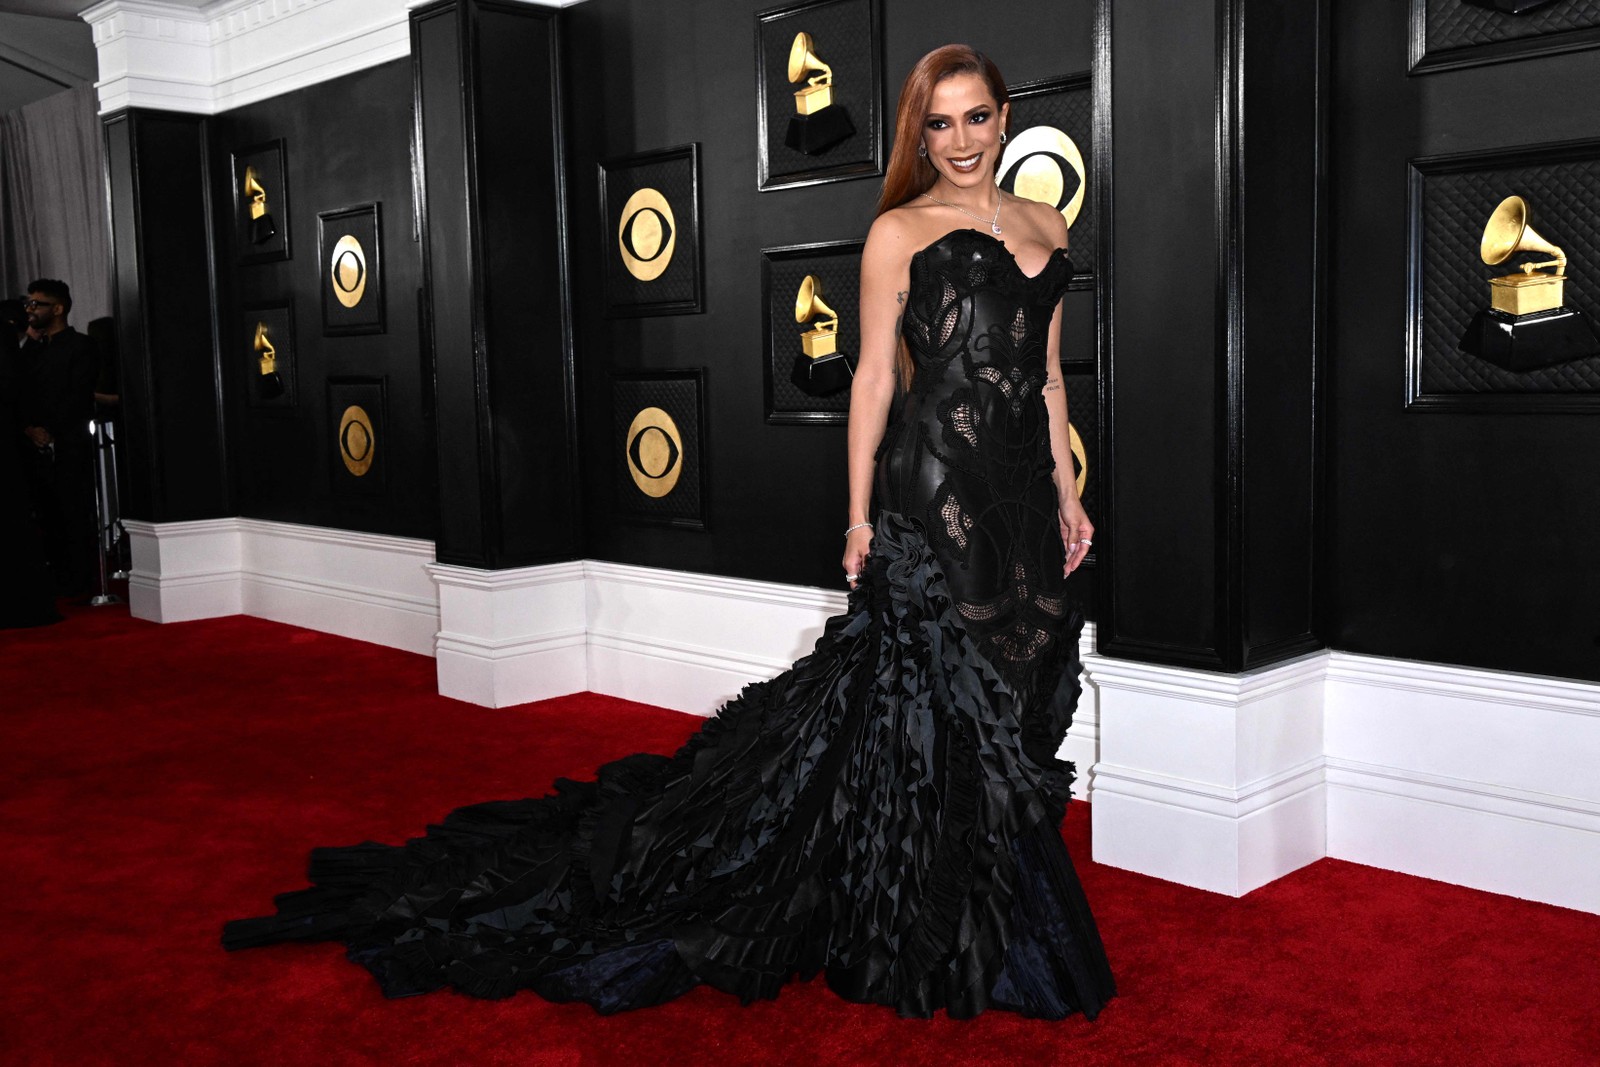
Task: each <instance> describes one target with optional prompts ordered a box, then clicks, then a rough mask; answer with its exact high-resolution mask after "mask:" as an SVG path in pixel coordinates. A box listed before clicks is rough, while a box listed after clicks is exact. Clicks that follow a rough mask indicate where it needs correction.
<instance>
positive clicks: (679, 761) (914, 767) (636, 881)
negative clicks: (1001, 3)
mask: <svg viewBox="0 0 1600 1067" xmlns="http://www.w3.org/2000/svg"><path fill="white" fill-rule="evenodd" d="M1008 107H1009V105H1008V103H1007V95H1006V91H1005V85H1004V82H1003V81H1002V80H1001V78H1000V74H999V71H997V70H996V69H995V67H994V65H993V64H992V63H991V62H989V61H988V60H987V59H986V58H984V57H983V56H981V55H980V54H978V53H975V52H973V51H972V50H970V49H968V48H965V47H963V46H947V47H945V48H941V49H938V50H936V51H934V52H932V53H929V55H927V56H925V57H923V59H922V60H921V61H919V62H918V64H917V66H916V67H915V68H914V69H913V70H912V72H911V74H910V76H909V77H908V78H907V80H906V86H905V90H904V91H903V93H902V96H901V101H900V108H899V115H898V119H897V131H896V139H895V145H894V149H893V152H892V153H891V157H890V164H889V172H888V176H887V177H886V179H885V183H884V198H883V202H882V203H881V205H880V214H879V217H878V219H877V221H876V222H875V223H874V225H873V227H872V231H871V234H870V236H869V237H868V240H867V244H866V249H865V251H864V253H863V259H862V276H861V293H862V297H861V321H862V351H861V355H860V365H859V368H858V371H857V375H856V379H855V384H854V386H853V394H852V398H851V409H850V428H849V449H850V498H851V504H850V506H851V513H850V526H851V529H850V530H849V531H848V532H847V534H846V551H845V557H844V565H845V569H846V572H847V577H848V579H849V581H850V584H851V586H852V590H853V591H852V593H851V596H850V603H849V608H848V610H847V612H846V613H845V614H844V615H841V616H839V617H837V618H835V619H832V620H831V621H830V622H829V623H828V626H827V629H826V631H825V632H824V634H823V636H822V637H821V638H820V639H819V640H818V642H817V644H816V647H815V649H814V650H813V651H812V653H811V654H810V655H808V656H807V657H805V658H804V659H802V660H800V661H799V662H798V663H796V664H795V665H794V666H793V667H792V668H791V669H790V670H788V671H786V672H785V673H783V674H782V675H780V676H778V677H777V678H775V679H773V680H772V681H770V682H762V683H757V684H754V685H751V686H749V687H747V688H746V689H745V690H744V692H743V693H742V694H740V696H739V697H738V698H737V699H735V700H733V701H732V702H730V703H729V704H728V705H727V706H726V707H724V708H723V709H722V711H721V712H720V713H719V714H718V715H717V716H716V717H715V718H713V719H711V720H709V721H708V722H707V723H706V725H705V727H704V728H703V729H702V730H701V731H700V732H699V733H698V734H696V735H695V736H694V737H693V738H691V739H690V740H689V742H688V743H687V744H685V745H684V746H683V748H682V749H680V750H679V751H678V752H677V753H676V754H675V755H673V756H671V757H667V756H657V755H650V754H640V755H635V756H629V757H627V758H625V759H622V760H618V761H616V762H614V763H609V764H607V765H605V766H603V767H601V768H600V770H599V772H598V775H597V780H596V781H593V782H573V781H568V780H565V779H563V780H561V781H558V782H557V783H556V792H555V793H554V794H553V795H551V796H548V797H543V798H540V799H529V800H516V801H501V802H493V803H487V804H478V805H475V806H473V807H468V808H461V809H459V810H457V811H455V812H452V813H451V814H450V815H449V816H448V817H447V818H446V819H445V821H444V823H443V824H442V825H440V826H434V827H430V828H429V829H428V832H427V836H425V837H422V838H417V839H414V840H412V841H410V842H408V843H407V844H406V845H404V846H400V847H393V846H387V845H378V844H373V843H367V844H362V845H356V846H353V847H348V848H332V849H318V850H316V851H314V852H313V853H312V857H311V864H310V879H311V881H312V882H313V887H312V888H310V889H305V890H300V891H298V892H292V893H286V894H283V895H282V896H280V897H278V899H277V905H278V913H277V914H276V915H273V916H267V917H265V918H259V919H244V920H239V921H236V922H232V923H229V924H228V926H227V928H226V930H225V931H224V935H223V941H224V944H226V945H227V946H228V947H229V948H242V947H245V946H249V945H257V944H265V943H269V942H274V941H283V940H339V941H343V942H344V943H345V944H346V945H347V946H348V949H349V956H350V958H351V959H352V960H354V961H356V962H358V963H360V964H362V965H364V966H366V967H367V968H368V969H370V970H371V971H372V973H373V975H374V976H376V978H377V979H378V981H379V983H380V984H381V986H382V988H383V991H384V992H385V993H386V994H388V995H390V996H405V995H409V994H415V993H424V992H429V991H431V990H434V989H437V988H440V987H442V986H447V985H448V986H451V987H454V988H455V989H457V990H459V991H462V992H465V993H469V994H472V995H474V996H480V997H504V996H509V995H511V994H512V993H514V992H516V991H517V990H519V989H523V988H528V989H533V990H535V991H537V992H538V993H539V994H541V995H542V996H545V997H548V998H550V999H553V1000H583V1001H586V1002H588V1003H590V1004H592V1005H593V1006H594V1007H595V1008H596V1009H598V1010H599V1011H601V1012H607V1013H609V1012H615V1011H622V1010H626V1009H630V1008H637V1007H643V1006H645V1005H650V1004H658V1003H661V1002H662V1001H665V1000H668V999H671V998H672V997H675V996H678V995H680V994H682V993H684V992H686V991H687V990H689V989H690V988H692V987H694V986H695V985H698V984H701V983H705V984H707V985H711V986H714V987H716V988H718V989H722V990H726V991H727V992H730V993H733V994H736V995H737V996H739V997H740V998H741V999H742V1000H744V1001H745V1002H749V1001H751V1000H754V999H756V998H762V997H773V996H776V995H777V993H778V991H779V987H780V986H782V985H783V983H784V982H786V981H789V980H791V979H793V978H795V977H800V978H807V977H810V976H812V975H815V974H816V973H818V972H819V971H820V972H824V973H825V974H826V977H827V981H828V984H829V986H830V987H831V988H833V989H834V990H835V991H837V992H838V993H839V994H840V995H842V996H844V997H847V998H849V999H851V1000H855V1001H862V1002H869V1003H878V1004H886V1005H890V1006H892V1007H894V1008H895V1009H896V1010H897V1011H898V1012H900V1013H901V1014H902V1015H908V1016H928V1015H930V1014H932V1013H933V1012H934V1011H936V1010H937V1009H940V1008H943V1009H945V1010H946V1011H948V1012H949V1013H950V1014H951V1015H953V1016H961V1017H965V1016H971V1015H975V1014H977V1013H978V1012H980V1011H983V1010H984V1009H986V1008H1002V1009H1006V1010H1011V1011H1016V1012H1020V1013H1022V1014H1025V1015H1029V1016H1035V1017H1041V1018H1061V1017H1063V1016H1066V1015H1069V1014H1071V1013H1073V1012H1078V1011H1081V1012H1083V1013H1084V1014H1085V1015H1087V1016H1089V1017H1091V1018H1092V1017H1093V1016H1094V1015H1095V1014H1097V1013H1098V1012H1099V1010H1100V1008H1101V1007H1102V1006H1103V1005H1104V1003H1105V1002H1106V1000H1107V999H1109V998H1110V997H1111V996H1112V995H1114V988H1113V985H1112V979H1111V973H1110V969H1109V967H1108V965H1107V963H1106V958H1105V953H1104V951H1103V949H1102V948H1101V944H1100V939H1099V935H1098V933H1097V932H1096V930H1095V926H1094V920H1093V918H1092V917H1091V916H1090V914H1089V909H1088V905H1087V903H1086V902H1085V900H1084V898H1083V893H1082V890H1081V888H1080V887H1079V884H1078V880H1077V877H1076V875H1075V874H1074V872H1073V869H1072V864H1071V861H1070V860H1069V858H1068V856H1067V853H1066V848H1065V846H1064V844H1063V843H1062V840H1061V836H1060V824H1061V818H1062V813H1063V809H1064V806H1065V804H1066V802H1067V796H1068V790H1069V786H1070V784H1071V780H1072V773H1073V771H1072V767H1071V765H1070V764H1067V763H1064V762H1062V761H1059V760H1057V759H1056V757H1055V753H1056V750H1057V748H1058V747H1059V746H1060V744H1061V740H1062V738H1063V736H1064V734H1065V731H1066V729H1067V726H1068V724H1069V722H1070V720H1071V716H1072V712H1073V709H1074V707H1075V706H1076V703H1077V697H1078V693H1079V684H1078V680H1077V675H1078V672H1079V668H1080V664H1079V662H1078V658H1077V636H1078V632H1079V630H1080V629H1081V626H1082V622H1081V619H1080V618H1079V617H1078V616H1077V615H1076V613H1074V612H1071V611H1070V610H1069V608H1068V605H1067V603H1066V600H1065V598H1064V595H1063V583H1064V577H1065V575H1066V574H1067V573H1070V571H1071V570H1072V569H1073V568H1074V567H1076V566H1077V565H1078V564H1079V563H1080V562H1082V559H1083V556H1084V555H1085V554H1086V553H1087V546H1088V544H1089V538H1090V536H1091V534H1092V527H1091V526H1090V524H1089V521H1088V519H1087V518H1086V517H1085V516H1084V513H1083V509H1082V507H1081V506H1080V505H1079V503H1078V498H1077V492H1076V486H1075V482H1074V478H1073V474H1072V461H1071V457H1070V454H1069V452H1068V448H1067V411H1066V400H1065V394H1064V392H1063V390H1062V388H1061V370H1060V360H1059V354H1058V348H1057V346H1058V327H1059V315H1060V310H1059V305H1060V300H1061V295H1062V293H1063V292H1064V291H1065V289H1066V284H1067V280H1068V278H1069V276H1070V273H1071V267H1070V264H1069V263H1068V261H1067V258H1066V254H1065V245H1066V238H1067V231H1066V225H1065V223H1064V222H1063V220H1062V217H1061V215H1060V214H1059V213H1057V212H1055V211H1054V210H1052V209H1050V208H1049V207H1047V206H1044V205H1039V204H1034V203H1031V202H1029V201H1025V200H1021V199H1018V198H1016V197H1013V196H1011V195H1009V194H1005V193H1002V192H1001V191H1000V190H999V189H998V188H997V187H996V185H995V181H994V174H995V166H996V163H997V161H998V157H999V155H1000V152H1001V145H1002V144H1003V143H1004V130H1005V124H1006V119H1007V114H1008ZM897 382H898V385H897ZM897 389H898V390H899V391H900V393H901V394H902V399H901V402H900V403H899V405H898V412H897V414H896V417H895V418H894V420H893V421H892V422H891V421H890V419H889V415H890V410H891V407H892V406H894V405H893V404H892V401H893V399H894V397H895V395H896V391H897ZM869 500H870V502H871V504H872V505H874V509H875V510H874V513H873V514H872V515H871V525H867V523H868V521H869Z"/></svg>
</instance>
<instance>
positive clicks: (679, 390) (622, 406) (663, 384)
mask: <svg viewBox="0 0 1600 1067" xmlns="http://www.w3.org/2000/svg"><path fill="white" fill-rule="evenodd" d="M647 407H656V408H660V409H661V410H662V411H665V412H666V413H667V414H668V415H670V416H671V417H672V421H673V423H674V424H675V425H676V426H677V428H678V434H679V436H680V437H681V438H682V440H683V450H682V452H680V453H679V454H678V456H677V457H676V462H677V463H678V464H679V465H681V468H682V469H681V470H680V472H679V474H678V482H677V484H676V485H675V486H673V488H672V491H671V492H669V493H668V494H667V495H666V496H663V497H652V496H648V495H646V494H645V493H643V492H641V491H640V489H639V487H638V485H637V484H635V483H634V480H633V476H632V475H631V474H629V473H628V447H629V441H628V440H627V436H628V427H629V426H630V425H631V424H632V423H633V418H634V416H635V415H637V414H639V412H640V410H641V409H643V408H647ZM611 412H612V426H613V431H612V439H611V448H612V461H613V463H614V464H615V467H614V469H615V471H616V481H615V484H616V494H617V511H618V513H619V514H620V515H622V516H623V517H625V518H632V519H642V520H644V521H646V522H660V523H667V524H669V525H673V526H703V525H704V500H703V499H702V485H703V479H704V476H705V471H704V468H703V463H702V460H701V457H702V455H703V454H704V450H703V448H702V446H701V441H700V379H699V377H698V376H692V377H691V376H689V375H662V376H661V377H654V376H652V377H639V378H634V377H626V378H625V377H621V376H619V377H617V378H616V379H614V380H613V382H612V392H611Z"/></svg>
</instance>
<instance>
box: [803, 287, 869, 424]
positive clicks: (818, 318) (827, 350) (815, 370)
mask: <svg viewBox="0 0 1600 1067" xmlns="http://www.w3.org/2000/svg"><path fill="white" fill-rule="evenodd" d="M794 321H795V322H797V323H799V324H800V325H802V326H803V325H805V324H807V323H811V324H812V328H811V329H809V330H807V331H805V332H804V333H802V334H801V335H800V354H799V355H798V356H796V357H795V361H794V370H793V372H791V374H790V375H789V380H790V381H792V382H793V383H794V384H795V387H796V388H797V389H799V390H800V391H801V392H803V393H805V394H806V395H807V396H831V395H832V394H834V393H837V392H838V391H839V390H841V389H844V388H846V387H847V386H849V384H850V380H851V379H852V378H854V377H855V373H856V368H855V361H854V360H853V359H852V358H851V357H850V356H848V355H846V354H845V353H843V352H840V351H839V349H838V346H839V313H838V312H837V311H835V310H833V308H831V307H829V306H828V305H827V303H826V302H824V301H823V299H822V283H821V282H820V281H818V280H817V276H816V275H814V274H807V275H806V276H805V278H804V279H802V280H801V282H800V290H799V292H797V293H796V294H795V298H794Z"/></svg>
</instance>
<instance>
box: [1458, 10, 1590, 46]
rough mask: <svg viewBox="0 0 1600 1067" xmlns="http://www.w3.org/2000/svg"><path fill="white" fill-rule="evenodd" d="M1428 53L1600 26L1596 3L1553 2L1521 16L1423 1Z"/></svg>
mask: <svg viewBox="0 0 1600 1067" xmlns="http://www.w3.org/2000/svg"><path fill="white" fill-rule="evenodd" d="M1427 3H1428V8H1427V10H1428V51H1430V52H1432V51H1435V50H1443V49H1447V48H1464V47H1466V46H1468V45H1475V44H1490V43H1492V42H1495V41H1515V40H1520V39H1523V38H1527V37H1539V36H1543V35H1544V34H1547V33H1562V32H1564V31H1567V30H1587V29H1593V28H1595V27H1597V26H1600V0H1556V3H1554V4H1551V5H1550V6H1549V7H1542V8H1540V9H1538V10H1537V11H1530V12H1528V13H1527V14H1525V15H1507V14H1504V13H1503V12H1499V11H1490V10H1488V9H1486V8H1481V7H1477V6H1475V5H1473V4H1469V3H1467V2H1466V0H1427Z"/></svg>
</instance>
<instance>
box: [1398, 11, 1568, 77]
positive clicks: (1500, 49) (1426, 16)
mask: <svg viewBox="0 0 1600 1067" xmlns="http://www.w3.org/2000/svg"><path fill="white" fill-rule="evenodd" d="M1565 6H1566V5H1562V4H1555V5H1553V6H1552V7H1550V8H1544V9H1540V10H1538V11H1531V12H1527V13H1525V14H1523V15H1512V14H1504V13H1500V12H1496V11H1491V10H1486V9H1485V8H1484V7H1482V6H1481V5H1478V4H1472V3H1469V2H1468V0H1411V29H1410V49H1409V57H1408V58H1409V65H1408V66H1407V68H1406V70H1407V73H1409V74H1431V73H1434V72H1437V71H1441V70H1459V69H1460V68H1462V67H1476V66H1482V65H1484V64H1488V63H1506V62H1510V61H1512V60H1519V59H1531V58H1533V57H1534V56H1552V55H1558V54H1560V53H1562V52H1576V51H1580V50H1582V49H1586V48H1596V47H1600V13H1597V12H1596V11H1595V10H1594V8H1593V5H1586V7H1587V11H1586V12H1584V13H1579V14H1577V15H1574V14H1573V13H1572V11H1571V10H1570V9H1567V10H1564V8H1565ZM1430 8H1431V11H1430ZM1446 14H1447V15H1449V16H1450V22H1449V23H1448V24H1445V23H1444V20H1443V19H1442V18H1439V17H1435V16H1441V15H1446ZM1518 30H1527V31H1530V32H1524V33H1519V32H1517V31H1518Z"/></svg>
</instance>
